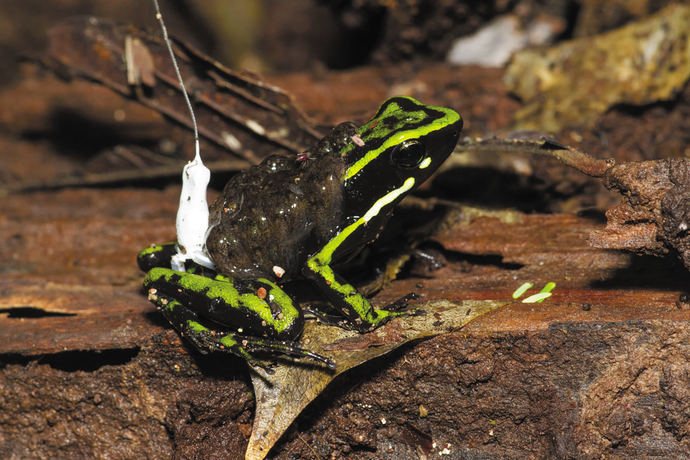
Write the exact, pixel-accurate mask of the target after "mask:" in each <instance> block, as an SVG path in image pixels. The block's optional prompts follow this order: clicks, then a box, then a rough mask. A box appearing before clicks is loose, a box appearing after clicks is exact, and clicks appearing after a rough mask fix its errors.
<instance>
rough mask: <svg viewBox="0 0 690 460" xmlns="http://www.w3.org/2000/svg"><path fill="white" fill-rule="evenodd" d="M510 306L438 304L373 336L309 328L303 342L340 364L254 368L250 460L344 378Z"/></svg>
mask: <svg viewBox="0 0 690 460" xmlns="http://www.w3.org/2000/svg"><path fill="white" fill-rule="evenodd" d="M507 303H509V302H507V301H464V302H449V301H435V302H427V303H425V304H416V305H415V307H416V308H421V309H422V310H424V312H425V313H426V314H425V315H424V316H412V317H407V318H397V319H395V320H393V321H391V322H390V323H388V324H387V325H385V326H383V327H381V328H379V329H377V330H375V331H374V332H371V333H369V334H363V335H362V334H359V333H357V332H353V331H345V330H343V329H339V328H336V327H325V326H321V325H317V324H314V323H312V324H307V325H306V327H305V329H304V333H303V334H302V342H303V343H305V344H306V346H307V347H309V349H310V350H312V351H314V352H316V353H319V354H322V355H324V356H327V357H329V358H331V359H333V360H334V361H335V362H336V365H337V367H336V369H335V370H331V369H328V368H325V367H320V366H314V365H313V363H311V362H302V361H300V360H296V359H286V361H287V363H288V364H287V365H280V366H278V367H277V368H276V369H275V372H274V373H273V374H268V373H267V372H265V371H264V370H263V369H261V368H254V372H252V383H253V385H254V391H255V392H256V415H255V417H254V427H253V429H252V435H251V437H250V438H249V446H248V447H247V455H246V458H247V459H248V460H250V459H251V460H261V459H263V458H264V457H266V455H268V452H269V451H270V450H271V447H273V445H274V444H275V443H276V442H277V441H278V439H280V437H281V436H282V435H283V433H284V432H285V430H287V428H288V427H289V426H290V425H291V424H292V422H293V421H294V420H295V418H296V417H297V416H298V415H299V414H300V413H301V412H302V410H303V409H304V408H305V407H306V406H307V404H309V403H310V402H311V401H313V400H314V398H316V397H317V396H318V395H319V394H320V393H321V392H322V391H323V390H324V389H325V388H326V386H327V385H328V384H329V383H330V382H331V381H332V380H333V379H334V378H335V377H336V376H338V375H339V374H341V373H343V372H345V371H346V370H348V369H351V368H353V367H355V366H358V365H360V364H363V363H365V362H367V361H369V360H371V359H374V358H376V357H378V356H382V355H384V354H386V353H388V352H390V351H392V350H394V349H396V348H397V347H399V346H400V345H402V344H404V343H406V342H409V341H410V340H415V339H421V338H423V337H431V336H434V335H438V334H443V333H446V332H451V331H454V330H457V329H459V328H461V327H462V326H464V325H465V324H467V323H469V322H470V321H471V320H473V319H475V318H476V317H478V316H480V315H483V314H484V313H488V312H490V311H493V310H495V309H497V308H499V307H502V306H503V305H505V304H507Z"/></svg>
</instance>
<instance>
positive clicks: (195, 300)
mask: <svg viewBox="0 0 690 460" xmlns="http://www.w3.org/2000/svg"><path fill="white" fill-rule="evenodd" d="M144 287H145V288H146V289H147V291H148V293H149V300H151V302H153V303H154V304H155V305H156V306H157V307H158V309H159V310H160V311H161V313H162V314H163V315H164V316H165V317H166V318H167V319H168V320H169V321H170V323H171V324H172V325H173V326H174V327H175V328H176V329H177V330H179V331H180V333H181V334H182V335H183V336H185V337H186V338H187V339H188V340H189V341H190V342H192V343H193V344H194V345H195V346H196V347H197V348H198V349H199V350H200V351H202V352H204V353H205V352H208V351H223V352H227V353H232V354H235V355H237V356H240V357H242V358H244V359H246V360H247V361H248V362H249V363H250V364H253V365H257V366H261V367H264V368H266V367H267V363H265V362H263V361H260V360H257V359H256V358H254V356H253V354H254V353H264V352H265V353H270V354H280V355H286V356H293V357H298V358H310V359H313V360H316V361H320V362H323V363H325V364H326V365H327V366H329V367H331V368H333V367H335V363H333V361H331V360H330V359H328V358H325V357H323V356H321V355H318V354H316V353H312V352H310V351H309V350H305V349H304V348H302V347H301V345H300V344H299V343H297V342H295V341H294V339H295V338H296V337H297V336H298V335H299V334H300V333H301V331H302V329H303V327H304V315H303V313H302V310H301V309H300V308H299V306H297V305H295V304H294V301H293V300H292V299H291V298H290V297H289V296H288V295H287V294H286V293H285V292H284V291H283V290H282V289H280V288H279V287H278V286H276V285H275V284H273V283H272V282H270V281H269V280H266V279H257V280H247V281H244V280H234V281H233V280H230V279H228V278H226V277H223V276H220V275H216V277H215V278H214V279H212V278H209V277H207V276H201V275H195V274H191V273H182V272H178V271H174V270H171V269H169V268H161V267H154V268H152V269H151V270H149V272H148V274H147V275H146V279H145V280H144ZM208 320H212V321H216V322H218V323H220V324H225V325H228V326H230V327H232V328H233V329H234V330H235V331H237V332H234V331H230V332H228V331H223V332H220V331H217V330H215V329H214V328H213V327H212V326H211V323H210V322H209V321H208ZM267 370H268V371H270V369H267Z"/></svg>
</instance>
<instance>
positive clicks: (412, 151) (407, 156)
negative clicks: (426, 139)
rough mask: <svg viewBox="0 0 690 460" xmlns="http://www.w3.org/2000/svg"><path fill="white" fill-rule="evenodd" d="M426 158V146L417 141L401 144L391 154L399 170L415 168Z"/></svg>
mask: <svg viewBox="0 0 690 460" xmlns="http://www.w3.org/2000/svg"><path fill="white" fill-rule="evenodd" d="M425 156H426V146H425V145H424V143H423V142H420V141H418V140H416V139H414V140H409V141H405V142H401V143H400V144H398V145H396V146H395V148H394V149H393V151H392V152H391V161H392V162H393V164H394V165H396V166H397V167H399V168H405V169H409V168H414V167H415V166H417V165H418V164H419V163H421V162H422V160H423V159H424V157H425Z"/></svg>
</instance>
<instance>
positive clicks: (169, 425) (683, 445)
mask: <svg viewBox="0 0 690 460" xmlns="http://www.w3.org/2000/svg"><path fill="white" fill-rule="evenodd" d="M381 72H384V71H381ZM422 73H425V75H426V77H425V78H431V77H430V76H429V71H428V70H424V71H423V72H422ZM372 75H378V74H377V71H376V70H371V69H369V70H367V71H358V72H353V73H350V74H348V75H347V76H346V77H347V78H345V77H337V76H333V77H331V76H329V79H330V78H333V81H328V82H326V83H324V82H321V83H318V82H313V81H311V80H310V78H311V77H309V76H305V75H300V76H295V77H290V78H286V79H285V80H284V82H286V83H285V86H289V82H290V81H291V79H292V81H295V82H296V83H294V85H295V87H294V89H295V90H296V91H299V90H300V88H305V87H306V86H308V85H310V84H313V85H316V86H314V87H315V88H316V89H315V90H312V89H310V90H309V92H310V94H312V95H313V94H314V93H313V92H312V91H325V90H324V89H323V88H322V87H321V86H319V85H326V84H330V85H332V86H331V88H340V90H339V91H335V90H334V89H331V90H330V91H329V92H328V94H335V93H337V94H338V95H339V97H344V96H343V95H348V94H349V95H351V96H352V98H353V100H354V102H353V103H352V104H351V105H349V106H348V105H346V104H344V103H343V105H341V106H340V107H339V108H333V111H332V112H327V111H326V110H325V109H324V110H323V112H320V110H321V109H320V108H319V107H316V106H315V105H313V104H315V101H316V98H314V99H312V100H311V101H310V100H308V99H307V98H305V102H304V103H305V105H306V107H305V108H306V109H307V111H308V112H310V113H312V114H314V113H324V114H326V113H328V115H324V116H325V117H326V119H328V120H335V119H336V118H337V117H338V116H339V115H338V114H341V115H342V114H352V113H355V114H357V113H358V112H359V114H360V115H361V110H360V109H359V108H358V107H360V106H359V105H358V104H361V101H360V100H359V98H358V94H359V89H360V88H368V90H367V91H368V92H367V95H368V96H367V100H372V101H374V102H371V103H370V105H369V106H367V110H369V111H371V110H374V109H375V107H376V104H377V101H379V100H382V99H383V98H384V97H385V94H386V93H385V91H386V88H385V85H383V84H382V85H381V86H375V85H371V86H368V85H369V84H368V83H366V82H369V81H385V80H384V79H383V78H374V77H372ZM415 75H416V74H414V75H411V74H405V75H402V76H401V77H400V78H401V79H403V78H407V79H409V80H412V81H414V79H415V78H417V77H415ZM444 75H445V77H446V79H445V80H443V76H444ZM379 77H380V75H379ZM338 78H342V80H338ZM419 78H422V77H419ZM433 80H434V87H435V88H441V89H438V93H437V94H435V95H427V96H428V97H429V98H430V99H437V100H426V101H425V102H433V103H437V104H438V103H444V101H446V102H445V104H447V105H450V106H453V107H455V108H456V109H459V110H461V111H462V109H463V108H464V109H465V111H464V113H463V116H465V118H466V119H468V120H471V121H472V123H473V124H472V125H471V126H472V127H471V128H470V130H472V129H476V128H477V127H478V126H480V127H481V129H486V128H487V127H492V129H493V127H500V126H502V125H503V124H505V123H507V120H509V116H508V115H507V113H509V110H513V109H514V107H515V103H514V101H511V100H510V99H509V98H507V97H506V95H505V93H501V91H500V88H501V84H500V72H496V71H484V70H482V69H475V70H472V69H470V70H467V69H464V70H461V71H456V70H454V69H446V70H445V73H444V71H442V70H439V69H436V72H435V73H434V74H433ZM348 85H352V86H348ZM348 88H349V89H348ZM460 90H462V93H460V92H459V91H460ZM460 94H465V95H466V97H465V98H462V97H460ZM417 97H419V98H420V99H424V95H423V94H422V95H417ZM310 103H311V104H312V105H310ZM497 108H503V109H505V110H498V109H497ZM511 108H512V109H511ZM104 110H111V108H106V109H104ZM336 111H338V112H337V113H336ZM506 111H508V112H506ZM645 116H646V115H644V114H643V115H642V116H641V117H642V118H644V117H645ZM607 117H609V118H607V119H605V120H604V122H602V124H601V125H598V127H597V128H594V129H592V130H589V131H583V132H582V136H583V137H584V139H585V141H583V142H584V143H585V144H587V143H589V144H587V145H589V146H590V147H592V150H593V151H594V152H593V153H597V149H601V148H602V146H601V144H597V143H596V139H597V135H596V130H597V129H599V130H606V129H609V128H606V126H609V125H613V124H614V123H613V121H612V120H616V121H620V119H622V118H625V117H624V116H623V115H621V114H619V113H612V114H608V115H607ZM475 120H477V121H475ZM606 120H608V121H606ZM606 123H609V125H607V124H606ZM626 123H627V124H626ZM626 123H619V124H616V126H617V128H616V129H617V130H619V131H616V135H618V136H623V134H621V132H620V131H623V130H626V129H627V130H628V131H629V132H630V133H636V135H639V136H641V134H639V133H640V131H641V128H640V126H641V125H644V124H645V123H647V124H649V123H651V122H649V121H644V120H642V121H640V120H639V119H628V120H627V122H626ZM602 126H603V127H602ZM652 128H653V126H652ZM631 136H632V134H631ZM0 145H1V146H2V156H3V157H4V158H5V160H4V161H5V162H6V163H7V164H8V168H14V169H11V170H12V171H15V173H16V174H20V173H21V172H22V171H25V172H26V171H31V169H32V168H34V169H35V170H36V171H37V173H38V174H44V173H45V171H47V170H48V169H49V168H50V166H51V164H52V163H51V161H53V160H54V159H57V158H62V157H60V156H59V155H58V154H57V153H55V152H53V151H52V150H50V149H49V147H48V146H46V144H45V143H43V142H42V141H41V140H36V141H27V140H26V139H22V138H20V137H11V136H8V137H5V138H3V140H2V144H0ZM41 149H42V150H41ZM47 151H49V152H51V153H45V152H47ZM16 152H19V153H21V154H19V153H16ZM37 152H38V153H37ZM41 152H43V153H41ZM42 155H47V156H42ZM10 157H12V162H10V161H9V160H10ZM42 159H43V160H42ZM21 161H25V162H28V165H24V166H21V167H19V166H17V162H21ZM55 161H58V160H55ZM60 161H64V163H59V162H58V163H57V164H62V165H63V166H64V165H71V164H72V159H68V160H60ZM65 167H67V166H65ZM538 168H539V166H535V171H536V170H538ZM542 168H545V167H542ZM550 168H551V169H550V170H549V171H550V172H549V174H552V176H549V177H557V178H560V179H559V180H560V182H558V181H556V180H555V179H554V183H556V182H558V183H559V184H561V185H562V184H564V183H565V182H566V181H565V178H567V177H571V175H572V173H571V172H568V171H567V170H565V169H558V168H556V167H550ZM554 171H555V172H554ZM444 174H457V176H454V177H456V179H454V180H455V181H456V182H458V183H464V182H468V181H470V182H471V179H472V176H471V174H472V172H471V171H470V172H467V171H464V172H463V171H462V170H460V171H450V172H446V173H444ZM547 176H548V174H547ZM582 184H585V185H587V184H589V185H587V186H588V187H589V186H592V184H594V186H595V188H596V182H591V181H590V182H581V183H580V185H581V186H582ZM474 187H475V189H473V190H471V191H470V193H469V194H468V196H470V197H471V198H473V199H474V201H477V196H476V193H475V192H477V190H476V188H477V186H474ZM496 189H500V187H497V186H496V184H495V183H487V184H486V186H485V187H481V190H479V191H481V192H482V193H483V192H485V191H486V192H487V193H488V192H492V191H493V190H496ZM541 192H544V193H547V192H545V191H544V190H541ZM178 194H179V187H176V186H169V187H167V188H165V189H164V190H154V189H145V188H132V187H126V186H123V187H121V188H117V189H68V190H58V191H47V192H46V191H44V192H33V193H27V194H17V195H8V196H4V197H2V199H1V200H0V258H1V259H0V260H2V263H1V264H0V267H1V270H2V272H1V273H0V359H1V361H0V458H12V457H14V458H93V457H103V458H105V457H110V458H135V457H145V458H168V457H175V458H242V456H243V453H244V449H245V447H246V443H247V436H248V434H249V432H250V429H251V423H252V414H253V407H254V402H253V396H252V394H251V385H250V382H249V377H248V374H247V370H246V365H245V364H244V363H243V362H242V361H241V360H239V359H236V358H234V357H228V356H204V355H201V354H199V353H198V352H196V351H195V350H193V349H192V348H191V347H189V346H188V345H187V344H186V343H185V342H184V341H183V340H182V339H181V338H180V337H179V335H178V334H177V333H176V332H175V331H174V330H173V329H172V328H171V327H170V326H169V325H168V324H167V323H166V321H164V320H163V319H162V318H161V317H160V316H159V315H158V314H157V313H156V311H155V309H154V308H153V306H152V305H151V304H149V302H148V301H147V300H146V298H145V296H144V294H143V292H142V291H141V280H142V278H143V274H141V273H140V272H139V271H138V269H137V267H136V264H135V256H136V254H137V252H138V251H139V250H140V249H141V248H143V247H145V246H146V245H148V244H151V243H154V242H156V243H160V242H165V241H170V240H172V239H173V238H174V213H175V209H176V206H177V201H178ZM502 196H503V197H504V198H505V202H504V201H501V202H500V203H498V205H497V204H496V202H491V203H490V204H491V206H492V207H493V208H494V209H505V208H508V207H511V206H514V201H511V198H514V197H513V196H510V192H504V193H503V195H502ZM540 196H541V195H540ZM602 196H603V197H604V198H601V197H602ZM542 198H543V197H542ZM597 200H599V202H600V203H601V202H603V203H606V202H608V201H607V200H609V201H612V202H613V201H615V197H613V195H612V194H604V195H601V196H599V197H598V198H597ZM501 204H503V206H501ZM563 207H564V208H567V207H568V205H567V204H566V205H563ZM437 209H440V208H437ZM447 212H448V214H447V216H446V220H445V223H444V225H443V226H442V227H441V229H440V230H439V231H438V232H437V233H435V234H434V235H432V236H431V237H429V241H431V243H429V244H430V246H431V248H432V249H434V250H435V251H436V252H437V253H439V254H440V256H441V257H442V258H444V259H445V263H444V265H443V266H442V267H441V268H438V269H434V270H432V269H430V268H429V266H428V265H425V264H424V263H423V262H422V260H423V258H415V259H414V261H413V262H412V264H411V267H410V268H409V270H408V274H407V277H405V278H404V279H401V280H398V281H395V282H393V285H392V287H391V288H390V289H386V290H384V291H382V292H381V293H379V294H378V295H377V296H376V297H375V298H374V302H375V303H379V304H385V303H387V302H390V301H391V300H394V299H396V298H398V297H400V296H401V295H403V294H406V293H408V292H412V291H414V292H417V293H419V294H420V295H422V296H423V299H424V300H433V299H450V300H461V299H508V298H510V296H511V294H512V292H513V291H514V290H515V289H516V288H517V287H518V286H520V285H521V284H522V283H523V282H532V283H534V284H535V288H534V289H532V290H531V291H530V293H534V292H536V290H537V289H540V288H541V287H542V286H544V285H545V284H546V283H547V282H555V283H556V284H557V287H556V289H555V290H554V293H553V296H552V297H551V298H549V299H547V300H546V301H545V302H543V303H540V304H523V303H520V302H519V301H518V302H515V303H513V304H511V305H509V306H507V307H505V308H503V309H501V310H499V311H497V312H494V313H491V314H489V315H486V316H484V317H481V318H479V319H478V320H477V321H475V322H473V323H471V324H470V325H468V326H467V327H466V328H464V329H463V330H461V331H458V332H456V333H452V334H446V335H443V336H439V337H436V338H433V339H429V340H425V341H422V342H419V343H417V344H414V345H411V346H405V347H403V348H402V349H400V350H397V351H395V352H393V353H392V354H390V355H387V356H385V357H383V358H380V359H377V360H375V361H374V362H372V363H368V364H366V365H364V366H362V367H359V368H356V369H354V370H353V371H351V372H349V373H347V374H346V375H345V376H343V378H339V379H337V380H336V381H335V382H333V385H332V386H331V387H330V388H329V389H327V390H326V392H325V394H323V395H322V396H321V397H319V398H318V399H317V400H316V401H315V402H314V403H313V404H312V405H310V406H309V407H308V408H307V410H306V412H305V413H303V414H302V415H301V416H300V417H299V418H298V419H297V422H296V423H295V425H294V428H292V429H291V430H289V432H288V433H287V434H286V435H285V437H284V438H283V441H281V442H280V443H279V444H278V445H277V446H276V448H275V450H274V451H273V453H272V454H271V455H272V456H273V458H286V459H287V458H316V457H315V455H314V453H316V454H318V456H319V457H320V458H345V457H347V458H401V459H407V458H410V459H418V458H423V456H425V455H426V456H428V457H429V458H431V456H438V455H439V454H440V453H441V452H445V453H447V454H448V455H449V456H448V457H447V458H478V457H481V458H660V457H661V458H681V457H684V456H687V455H690V447H689V446H688V436H687V434H688V429H689V428H690V363H688V357H689V356H690V353H689V352H690V350H688V344H690V332H689V329H688V326H689V325H690V323H689V321H690V303H687V302H683V301H681V300H679V299H681V295H682V294H683V293H684V292H687V290H688V289H690V275H689V274H688V272H687V270H686V269H685V268H684V267H683V265H682V263H681V262H680V261H679V260H677V258H676V257H675V255H673V254H670V255H668V256H667V257H665V258H653V257H650V256H644V257H639V256H635V255H631V254H623V253H621V252H618V251H612V250H600V249H593V248H591V247H590V246H588V245H587V243H586V239H587V237H588V235H589V233H590V232H591V231H593V230H601V229H603V228H604V225H605V222H604V220H603V215H602V213H601V212H600V211H599V212H592V213H586V214H583V215H582V216H576V215H573V214H568V213H559V214H539V213H534V214H523V213H520V212H517V211H494V212H487V211H477V210H475V209H471V208H462V209H458V208H455V207H453V208H450V209H449V210H447ZM422 249H424V247H422ZM682 299H686V298H685V297H682Z"/></svg>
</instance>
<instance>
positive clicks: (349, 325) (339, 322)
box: [304, 308, 359, 331]
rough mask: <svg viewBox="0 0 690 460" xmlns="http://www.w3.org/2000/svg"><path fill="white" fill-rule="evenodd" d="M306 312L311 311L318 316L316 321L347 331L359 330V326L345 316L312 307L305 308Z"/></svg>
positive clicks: (310, 312)
mask: <svg viewBox="0 0 690 460" xmlns="http://www.w3.org/2000/svg"><path fill="white" fill-rule="evenodd" d="M304 312H305V313H309V314H311V315H313V316H315V317H316V321H318V322H319V323H320V324H324V325H326V326H336V327H339V328H341V329H345V330H347V331H359V327H358V326H357V325H356V324H354V323H353V322H352V321H350V320H348V319H347V318H345V317H344V316H339V315H327V314H326V313H323V312H322V311H319V310H314V309H312V308H304Z"/></svg>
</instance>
